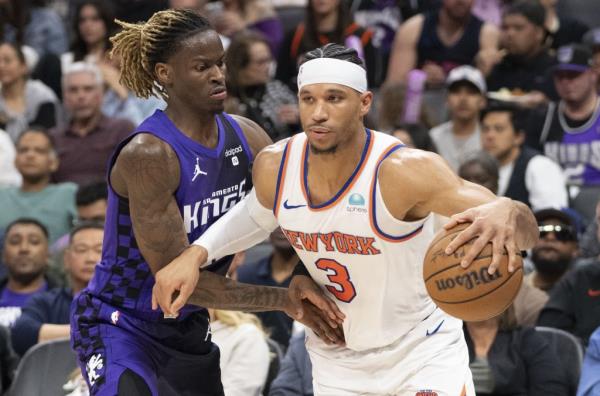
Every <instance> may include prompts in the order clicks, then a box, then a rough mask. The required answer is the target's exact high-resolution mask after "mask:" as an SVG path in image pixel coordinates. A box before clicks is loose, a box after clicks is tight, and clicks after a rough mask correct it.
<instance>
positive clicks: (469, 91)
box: [448, 82, 485, 122]
mask: <svg viewBox="0 0 600 396" xmlns="http://www.w3.org/2000/svg"><path fill="white" fill-rule="evenodd" d="M484 106H485V98H484V97H483V95H481V93H480V92H479V90H478V89H477V87H475V86H474V85H473V84H471V83H469V82H457V83H455V84H452V85H451V86H450V89H449V90H448V108H449V109H450V114H452V119H457V120H460V121H463V122H467V121H471V120H473V119H476V118H478V117H479V112H480V111H481V109H483V107H484Z"/></svg>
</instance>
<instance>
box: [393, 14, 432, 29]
mask: <svg viewBox="0 0 600 396" xmlns="http://www.w3.org/2000/svg"><path fill="white" fill-rule="evenodd" d="M428 16H429V14H417V15H414V16H412V17H410V18H408V19H407V20H406V22H404V23H403V24H402V26H401V27H400V30H399V31H401V32H403V33H413V34H416V33H418V32H420V31H421V29H422V28H423V23H425V19H426V18H427V17H428Z"/></svg>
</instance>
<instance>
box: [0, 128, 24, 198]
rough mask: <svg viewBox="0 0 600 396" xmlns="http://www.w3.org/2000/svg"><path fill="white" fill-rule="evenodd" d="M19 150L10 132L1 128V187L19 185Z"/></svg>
mask: <svg viewBox="0 0 600 396" xmlns="http://www.w3.org/2000/svg"><path fill="white" fill-rule="evenodd" d="M16 155H17V150H16V148H15V143H14V142H13V141H12V139H11V138H10V136H9V135H8V133H6V132H5V131H4V130H2V129H0V189H2V188H4V187H19V186H20V185H21V174H20V173H19V171H18V170H17V167H16V166H15V157H16Z"/></svg>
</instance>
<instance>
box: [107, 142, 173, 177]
mask: <svg viewBox="0 0 600 396" xmlns="http://www.w3.org/2000/svg"><path fill="white" fill-rule="evenodd" d="M117 161H118V162H121V163H123V164H124V165H125V167H126V169H128V170H131V171H134V170H135V169H136V168H139V167H140V166H141V165H145V166H146V167H147V168H152V169H153V170H154V171H155V172H156V173H157V174H160V173H170V172H175V171H176V172H177V173H178V172H179V160H178V158H177V154H175V151H174V150H173V148H172V147H171V146H170V145H169V144H168V143H167V142H165V141H164V140H161V139H159V138H158V137H156V136H154V135H152V134H149V133H143V132H142V133H138V134H137V135H135V136H134V137H132V138H131V140H129V142H127V143H126V144H125V145H124V146H123V148H122V149H121V151H120V152H119V154H118V156H117ZM165 171H166V172H165Z"/></svg>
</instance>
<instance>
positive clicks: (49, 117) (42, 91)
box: [0, 42, 58, 141]
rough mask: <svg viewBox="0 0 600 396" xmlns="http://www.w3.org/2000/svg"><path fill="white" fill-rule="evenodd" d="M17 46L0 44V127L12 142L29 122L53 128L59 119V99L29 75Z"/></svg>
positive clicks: (23, 56)
mask: <svg viewBox="0 0 600 396" xmlns="http://www.w3.org/2000/svg"><path fill="white" fill-rule="evenodd" d="M28 74H29V70H28V68H27V64H26V62H25V55H24V54H23V52H22V51H21V48H20V47H17V46H15V45H13V44H10V43H7V42H5V43H2V44H0V83H2V88H1V89H0V93H1V95H0V126H1V127H2V128H4V129H5V130H6V132H8V134H9V135H10V137H11V138H12V140H13V141H16V140H17V138H18V137H19V135H20V134H21V133H22V132H23V131H24V130H26V129H27V128H28V127H29V126H30V125H41V126H43V127H44V128H52V127H54V126H55V125H56V122H57V118H58V115H57V113H58V99H57V98H56V95H54V92H52V90H51V89H50V88H48V87H47V86H46V85H44V83H42V82H41V81H38V80H30V79H29V78H28Z"/></svg>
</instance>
